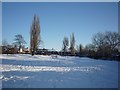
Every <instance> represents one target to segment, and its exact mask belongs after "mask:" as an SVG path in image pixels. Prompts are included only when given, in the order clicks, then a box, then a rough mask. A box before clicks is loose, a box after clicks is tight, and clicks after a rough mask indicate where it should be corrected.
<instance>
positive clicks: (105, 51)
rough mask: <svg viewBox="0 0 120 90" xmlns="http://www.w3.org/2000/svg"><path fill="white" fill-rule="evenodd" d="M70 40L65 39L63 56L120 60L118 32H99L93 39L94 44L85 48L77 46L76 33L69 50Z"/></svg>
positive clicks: (119, 36) (119, 37) (71, 38)
mask: <svg viewBox="0 0 120 90" xmlns="http://www.w3.org/2000/svg"><path fill="white" fill-rule="evenodd" d="M68 45H69V40H68V38H67V37H64V39H63V48H62V51H63V54H62V55H72V56H80V57H82V56H87V57H91V58H95V59H116V60H119V58H120V34H119V33H117V32H110V31H106V32H104V33H102V32H99V33H97V34H95V35H93V37H92V43H91V44H87V45H86V46H83V45H82V44H80V45H76V48H75V37H74V33H72V36H71V37H70V48H68Z"/></svg>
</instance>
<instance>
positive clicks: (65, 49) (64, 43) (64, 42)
mask: <svg viewBox="0 0 120 90" xmlns="http://www.w3.org/2000/svg"><path fill="white" fill-rule="evenodd" d="M68 45H69V41H68V38H67V37H64V39H63V51H64V55H66V52H67V47H68Z"/></svg>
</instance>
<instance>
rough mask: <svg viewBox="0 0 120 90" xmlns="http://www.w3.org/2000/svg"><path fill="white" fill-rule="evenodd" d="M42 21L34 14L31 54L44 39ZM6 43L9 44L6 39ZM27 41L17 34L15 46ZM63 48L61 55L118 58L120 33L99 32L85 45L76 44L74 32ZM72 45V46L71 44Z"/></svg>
mask: <svg viewBox="0 0 120 90" xmlns="http://www.w3.org/2000/svg"><path fill="white" fill-rule="evenodd" d="M40 31H41V29H40V21H39V18H38V17H37V16H36V15H34V19H33V22H32V25H31V28H30V54H31V55H34V54H36V52H37V50H38V49H39V45H40V44H41V42H42V40H41V37H40ZM69 42H70V43H69ZM4 44H7V43H6V42H5V41H4V42H3V46H5V45H4ZM25 44H26V42H25V40H24V38H23V36H22V35H21V34H18V35H15V39H14V43H13V45H14V47H16V48H18V50H19V51H20V49H21V48H23V47H24V46H25ZM62 44H63V45H62V50H61V51H60V52H58V54H59V55H64V56H66V55H70V56H80V57H82V56H87V57H91V58H96V59H116V60H119V58H120V34H119V33H117V32H110V31H107V32H103V33H102V32H99V33H97V34H95V35H93V37H92V42H91V44H87V45H86V46H83V45H82V44H79V45H75V36H74V33H72V34H71V36H70V41H69V39H68V37H66V36H65V37H64V38H63V43H62ZM69 45H70V46H69Z"/></svg>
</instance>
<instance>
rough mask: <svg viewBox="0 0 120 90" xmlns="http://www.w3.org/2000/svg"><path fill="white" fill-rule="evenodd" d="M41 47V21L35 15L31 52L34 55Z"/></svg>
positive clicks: (32, 27) (31, 32) (31, 35)
mask: <svg viewBox="0 0 120 90" xmlns="http://www.w3.org/2000/svg"><path fill="white" fill-rule="evenodd" d="M39 45H40V21H39V18H38V17H37V16H36V15H34V20H33V22H32V26H31V30H30V51H31V54H32V55H34V54H35V52H36V51H37V49H38V47H39Z"/></svg>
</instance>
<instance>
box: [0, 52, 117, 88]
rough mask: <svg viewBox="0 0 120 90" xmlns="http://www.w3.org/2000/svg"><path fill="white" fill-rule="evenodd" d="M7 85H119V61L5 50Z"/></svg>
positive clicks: (4, 83) (3, 68) (4, 79)
mask: <svg viewBox="0 0 120 90" xmlns="http://www.w3.org/2000/svg"><path fill="white" fill-rule="evenodd" d="M0 59H1V60H0V61H2V64H0V71H2V74H1V75H0V81H2V87H4V88H117V87H118V62H117V61H103V60H93V59H90V58H80V57H70V56H66V57H62V56H57V58H55V59H53V58H52V57H51V56H43V55H34V56H31V55H28V54H26V55H25V54H11V55H10V54H9V55H6V54H3V55H0Z"/></svg>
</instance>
